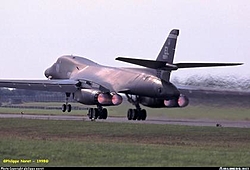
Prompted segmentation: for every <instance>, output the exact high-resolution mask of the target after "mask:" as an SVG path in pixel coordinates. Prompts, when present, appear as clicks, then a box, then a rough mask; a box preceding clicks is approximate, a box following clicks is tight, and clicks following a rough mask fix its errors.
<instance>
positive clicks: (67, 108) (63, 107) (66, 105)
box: [62, 93, 72, 112]
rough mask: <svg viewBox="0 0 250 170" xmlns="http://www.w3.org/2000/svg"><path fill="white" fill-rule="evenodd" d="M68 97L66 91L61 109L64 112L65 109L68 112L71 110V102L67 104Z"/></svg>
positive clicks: (68, 94)
mask: <svg viewBox="0 0 250 170" xmlns="http://www.w3.org/2000/svg"><path fill="white" fill-rule="evenodd" d="M69 97H70V93H66V103H65V104H63V105H62V111H63V112H65V111H66V110H67V111H68V112H71V109H72V107H71V104H68V102H69Z"/></svg>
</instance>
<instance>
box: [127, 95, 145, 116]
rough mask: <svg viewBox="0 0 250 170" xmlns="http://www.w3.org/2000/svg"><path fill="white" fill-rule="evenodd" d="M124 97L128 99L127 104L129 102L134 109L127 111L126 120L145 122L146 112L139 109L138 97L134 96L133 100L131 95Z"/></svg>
mask: <svg viewBox="0 0 250 170" xmlns="http://www.w3.org/2000/svg"><path fill="white" fill-rule="evenodd" d="M126 96H127V98H128V102H130V103H131V104H133V105H134V106H135V107H136V109H128V112H127V118H128V120H146V118H147V112H146V110H145V109H141V107H140V105H139V101H138V97H137V96H135V99H133V97H132V95H128V94H126Z"/></svg>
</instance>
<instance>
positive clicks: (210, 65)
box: [174, 63, 243, 68]
mask: <svg viewBox="0 0 250 170" xmlns="http://www.w3.org/2000/svg"><path fill="white" fill-rule="evenodd" d="M242 64H243V63H176V64H174V65H176V66H177V67H178V68H195V67H215V66H236V65H242Z"/></svg>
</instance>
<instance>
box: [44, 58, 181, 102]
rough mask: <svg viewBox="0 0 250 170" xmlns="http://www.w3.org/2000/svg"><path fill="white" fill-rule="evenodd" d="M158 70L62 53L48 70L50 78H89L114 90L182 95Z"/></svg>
mask: <svg viewBox="0 0 250 170" xmlns="http://www.w3.org/2000/svg"><path fill="white" fill-rule="evenodd" d="M155 75H156V70H154V69H148V68H123V67H121V68H118V67H109V66H103V65H100V64H97V63H95V62H93V61H91V60H88V59H86V58H83V57H78V56H69V55H66V56H62V57H60V58H58V60H57V61H56V63H54V64H53V65H52V66H51V67H50V68H48V69H47V70H46V71H45V76H46V77H48V78H50V79H73V80H89V81H91V82H95V83H97V84H100V85H102V86H104V87H105V88H107V89H110V91H111V92H112V91H114V92H118V93H119V92H121V93H128V94H134V95H139V96H147V97H153V98H162V99H172V98H174V97H178V96H179V95H180V93H179V91H178V90H177V88H176V87H175V86H174V85H173V84H172V83H170V82H166V81H164V80H161V79H160V78H158V77H157V76H155Z"/></svg>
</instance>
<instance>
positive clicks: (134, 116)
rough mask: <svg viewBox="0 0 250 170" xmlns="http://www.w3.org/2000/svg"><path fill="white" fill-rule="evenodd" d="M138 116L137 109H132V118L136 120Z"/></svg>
mask: <svg viewBox="0 0 250 170" xmlns="http://www.w3.org/2000/svg"><path fill="white" fill-rule="evenodd" d="M137 118H138V111H137V110H136V109H133V110H132V119H133V120H136V119H137Z"/></svg>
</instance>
